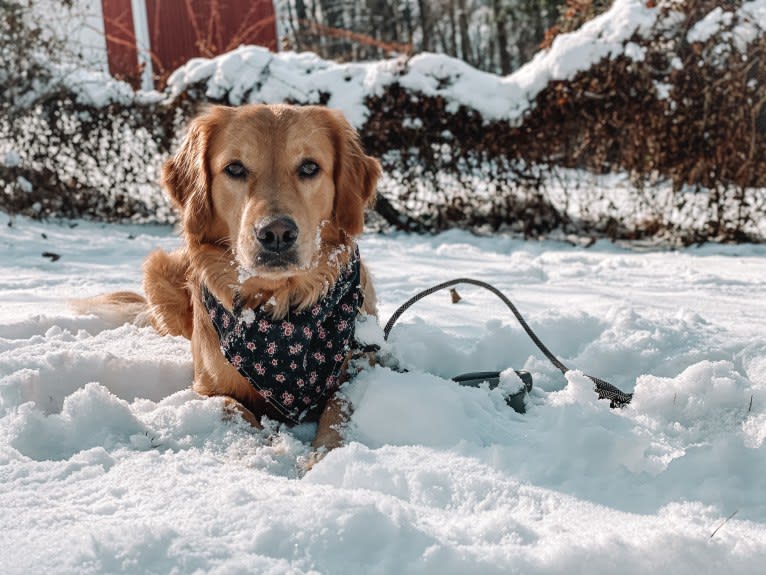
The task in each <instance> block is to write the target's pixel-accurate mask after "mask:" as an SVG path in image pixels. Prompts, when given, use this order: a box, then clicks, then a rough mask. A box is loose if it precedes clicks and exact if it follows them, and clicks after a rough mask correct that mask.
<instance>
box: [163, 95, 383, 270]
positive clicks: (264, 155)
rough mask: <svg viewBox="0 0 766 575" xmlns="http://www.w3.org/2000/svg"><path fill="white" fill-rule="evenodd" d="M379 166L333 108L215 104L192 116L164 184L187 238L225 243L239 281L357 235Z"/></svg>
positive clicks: (309, 260) (305, 264)
mask: <svg viewBox="0 0 766 575" xmlns="http://www.w3.org/2000/svg"><path fill="white" fill-rule="evenodd" d="M379 173H380V167H379V164H378V162H377V161H376V160H375V159H373V158H371V157H369V156H366V155H365V154H364V153H363V152H362V149H361V147H360V145H359V138H358V136H357V134H356V132H355V131H354V129H353V128H352V127H351V126H350V125H349V124H348V122H347V121H346V120H345V119H344V118H343V116H342V115H340V114H339V113H337V112H333V111H330V110H327V109H326V108H321V107H315V106H308V107H294V106H264V105H253V106H244V107H241V108H227V107H221V106H218V107H213V108H211V109H210V110H209V111H207V112H206V113H205V114H203V115H202V116H200V117H198V118H197V119H195V120H194V122H193V123H192V125H191V127H190V130H189V134H188V135H187V137H186V140H185V141H184V143H183V144H182V146H181V149H180V150H179V152H178V153H177V154H176V155H175V156H174V157H173V158H171V159H170V160H169V161H168V162H167V163H166V165H165V168H164V171H163V183H164V184H165V186H166V188H167V189H168V191H169V193H170V196H171V198H172V199H173V201H174V202H175V203H176V205H177V206H178V207H179V209H180V210H181V212H182V214H183V226H184V232H185V234H186V237H187V240H188V241H189V243H190V244H191V245H194V244H204V243H212V244H217V245H222V246H225V247H227V248H228V249H230V251H231V253H232V254H233V257H234V259H235V260H236V264H237V265H238V266H239V268H240V270H241V271H240V276H242V275H244V276H245V277H244V278H242V279H245V278H246V277H248V276H263V277H267V278H272V279H278V278H280V277H285V276H291V275H295V274H299V273H302V272H305V271H307V270H310V269H311V267H312V264H313V262H314V261H315V259H316V257H317V255H318V252H319V251H320V250H321V249H322V248H323V247H324V248H327V247H331V246H335V245H339V244H340V243H342V242H343V235H344V233H345V234H347V235H349V236H355V235H357V234H359V233H361V231H362V228H363V225H364V219H363V218H364V208H365V207H366V205H368V204H369V203H370V202H371V201H372V199H373V196H374V192H375V183H376V181H377V178H378V175H379Z"/></svg>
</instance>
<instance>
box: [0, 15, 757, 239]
mask: <svg viewBox="0 0 766 575" xmlns="http://www.w3.org/2000/svg"><path fill="white" fill-rule="evenodd" d="M765 14H766V0H751V1H750V2H741V1H738V2H732V3H729V4H727V6H726V8H725V9H724V8H723V7H720V6H717V5H716V3H714V2H712V1H709V0H687V1H683V2H676V1H664V2H659V3H655V2H644V1H643V0H616V1H615V2H614V4H613V5H612V7H611V8H610V9H609V10H607V11H606V12H604V13H602V14H600V15H598V16H596V17H595V18H593V19H592V20H590V21H588V22H586V23H585V24H584V25H582V26H581V27H580V28H579V29H578V30H576V31H574V32H571V33H566V34H559V35H558V36H556V37H555V38H554V39H553V40H552V41H551V42H550V46H549V47H548V48H546V49H545V50H543V51H541V52H540V53H539V54H538V55H537V56H536V57H535V58H534V59H533V60H532V61H531V62H529V63H528V64H527V65H525V66H524V67H522V68H521V69H519V70H518V71H516V72H515V73H513V74H511V75H509V76H506V77H500V76H495V75H493V74H488V73H485V72H481V71H479V70H476V69H474V68H472V67H471V66H469V65H467V64H465V63H464V62H461V61H459V60H455V59H453V58H449V57H447V56H442V55H435V54H421V55H418V56H415V57H412V58H409V59H395V60H385V61H378V62H367V63H346V64H339V63H334V62H330V61H326V60H322V59H320V58H319V57H317V56H315V55H313V54H307V53H304V54H296V53H282V54H273V53H270V52H268V51H266V50H265V49H262V48H257V47H252V46H244V47H240V48H238V49H237V50H234V51H233V52H230V53H227V54H224V55H221V56H218V57H216V58H212V59H203V58H199V59H194V60H192V61H190V62H189V63H187V64H186V65H185V66H183V67H182V68H180V69H179V70H177V71H176V72H175V73H174V74H173V75H172V76H171V77H170V79H169V81H168V88H167V90H166V92H165V93H164V94H156V93H155V94H148V95H147V94H144V93H137V94H132V92H130V90H129V89H128V88H127V86H126V85H124V84H120V83H116V82H112V83H111V84H109V85H107V86H106V87H104V86H103V85H102V84H99V83H97V82H94V78H93V77H92V76H88V75H84V74H82V73H79V74H73V75H72V74H70V75H69V76H65V77H64V79H63V80H62V81H61V82H59V90H58V91H57V92H55V93H54V94H53V95H51V96H49V97H46V98H45V99H44V101H41V102H40V103H38V104H36V105H35V106H33V107H28V108H26V109H24V110H23V113H21V114H19V115H17V116H16V117H14V118H12V119H6V120H5V121H4V122H3V123H1V124H0V131H2V132H3V133H4V134H6V135H7V136H8V137H7V138H4V139H3V140H1V141H2V144H0V158H3V157H5V158H6V161H5V162H4V165H0V174H2V181H3V185H4V188H3V191H2V194H0V207H2V208H3V209H5V210H6V211H9V212H12V213H27V214H31V215H36V216H38V217H39V216H46V215H90V216H95V217H98V218H108V219H124V218H134V219H138V220H155V221H172V219H173V214H172V212H171V211H170V210H169V208H168V206H167V202H166V201H165V200H164V199H163V197H162V195H161V193H160V192H159V190H158V187H157V183H156V179H157V170H158V167H159V165H160V164H161V162H162V160H163V158H164V157H165V156H166V154H167V153H169V151H170V150H171V148H172V146H173V145H174V143H175V142H177V137H178V135H179V133H180V126H181V124H182V123H183V121H184V120H185V119H186V118H188V116H189V115H190V114H191V113H192V110H193V109H194V108H195V107H196V105H197V104H199V103H205V102H215V103H223V104H229V105H240V104H244V103H248V102H266V103H275V102H292V103H297V104H324V105H328V106H330V107H333V108H339V109H342V110H343V111H344V112H345V113H346V115H347V116H348V117H349V119H350V120H351V122H352V123H353V124H354V125H355V126H356V127H357V128H358V129H359V130H360V133H361V134H362V137H363V140H364V143H365V147H366V148H367V151H368V152H369V153H372V154H374V155H377V156H379V157H380V158H381V160H382V162H383V164H384V168H385V176H384V178H383V180H382V182H381V186H380V190H381V199H380V201H379V203H378V205H377V211H378V213H379V214H380V215H381V216H383V218H384V219H385V220H387V221H388V223H389V224H391V225H394V226H396V227H400V228H405V229H414V230H421V231H422V230H430V231H434V230H440V229H445V228H449V227H456V226H459V227H466V228H472V229H491V230H495V229H509V230H511V231H515V232H518V233H522V234H524V235H526V236H530V235H531V236H540V235H544V234H548V233H550V232H551V231H553V230H559V231H563V232H575V233H588V234H603V235H607V236H609V237H612V238H642V237H648V236H655V235H662V236H664V237H666V238H673V239H676V240H680V241H684V242H696V241H704V240H707V239H714V240H722V241H725V240H748V239H762V238H763V237H764V236H766V221H764V220H765V218H764V217H763V211H764V207H766V192H765V191H764V189H763V188H764V187H766V87H764V84H763V80H762V79H763V78H764V77H766V61H764V59H763V58H761V57H760V56H759V54H762V53H763V50H764V48H766V34H764V31H765V30H764V26H765V25H764V22H766V17H765V16H764V15H765ZM59 70H60V68H59ZM9 158H10V160H9ZM610 173H611V174H618V176H617V177H614V176H612V177H603V175H604V174H610ZM619 174H627V175H626V176H620V175H619Z"/></svg>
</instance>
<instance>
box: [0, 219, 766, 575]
mask: <svg viewBox="0 0 766 575" xmlns="http://www.w3.org/2000/svg"><path fill="white" fill-rule="evenodd" d="M12 224H13V225H12V226H3V227H2V228H0V245H2V250H1V251H0V266H1V267H2V271H3V273H2V276H0V508H2V509H3V513H2V514H0V531H2V533H3V540H4V545H3V546H2V548H1V549H0V572H2V573H8V574H17V573H19V574H20V573H28V572H30V571H32V570H34V571H39V572H55V573H78V574H79V573H138V572H141V573H193V572H205V573H232V572H257V573H362V572H363V573H467V572H477V573H478V572H480V573H527V574H533V575H534V574H539V573H577V572H584V571H586V570H587V571H588V572H590V573H615V572H619V573H647V572H668V571H672V572H673V573H681V574H683V573H690V574H695V575H697V574H699V573H743V574H747V573H753V574H755V573H761V572H762V570H763V564H764V560H766V495H764V494H766V457H764V455H765V454H764V449H766V447H764V439H765V438H766V408H765V407H764V398H765V397H766V393H764V392H766V359H765V358H766V353H765V352H766V336H764V333H763V325H764V320H765V319H766V304H764V301H766V279H764V278H766V258H764V256H766V247H764V246H755V245H742V246H715V245H712V246H705V247H701V248H690V249H685V250H679V251H660V250H656V251H647V250H640V249H637V248H628V247H620V246H616V245H613V244H609V243H606V242H598V243H596V244H595V245H594V246H592V247H591V248H589V249H584V248H577V247H573V246H570V245H568V244H566V243H563V242H554V241H543V242H529V243H527V242H523V241H520V240H517V239H513V238H509V237H503V236H496V237H477V236H472V235H469V234H467V233H463V232H457V231H453V232H448V233H444V234H441V235H438V236H426V237H420V236H407V235H398V234H393V235H368V236H366V237H365V238H364V239H362V241H361V252H362V255H363V257H364V258H365V260H366V261H367V263H368V265H369V266H370V268H371V270H372V273H373V275H374V278H375V283H376V286H377V290H378V294H379V307H380V318H381V320H382V322H385V320H386V319H387V318H388V317H389V316H390V314H391V313H392V312H393V311H394V309H395V308H396V307H398V305H399V304H400V303H402V302H403V301H405V300H406V299H408V298H409V297H411V296H412V295H414V293H416V292H417V291H419V290H420V289H423V288H425V287H428V286H430V285H433V284H435V283H437V282H440V281H445V280H448V279H451V278H453V277H457V276H468V277H475V278H477V279H483V280H485V281H489V282H490V283H493V284H495V285H497V286H498V287H499V288H500V289H501V290H503V291H504V292H505V293H507V294H508V295H509V297H510V298H511V299H512V300H513V301H514V303H515V304H516V305H517V306H518V307H519V308H520V310H521V311H522V313H523V314H524V315H525V316H526V317H527V320H528V321H529V323H530V324H531V325H532V327H533V328H534V329H535V330H536V331H537V332H538V333H539V335H540V337H541V338H542V339H543V341H545V342H546V344H547V345H548V346H549V347H550V348H551V349H552V350H553V351H554V352H555V353H556V354H558V355H559V357H560V358H561V359H562V361H564V363H566V364H567V365H569V366H571V367H572V368H574V370H573V371H571V372H569V373H568V374H567V376H566V377H563V376H561V374H560V373H559V372H557V371H556V369H555V368H554V367H553V366H551V365H549V364H548V363H547V361H546V360H544V358H543V357H542V356H541V354H540V353H539V352H537V351H536V350H535V349H534V347H533V346H532V344H531V343H530V342H529V341H528V339H527V338H526V336H525V335H524V334H523V332H522V330H521V328H520V327H519V326H518V325H517V324H516V323H515V320H514V319H513V318H512V317H511V316H510V314H509V313H508V312H507V311H506V310H505V309H504V306H503V305H502V303H501V302H499V301H497V300H496V299H495V297H494V296H493V295H492V294H491V293H489V292H484V291H482V290H480V289H478V288H474V287H469V286H465V287H461V286H458V291H459V292H460V295H461V296H462V300H461V301H460V302H459V303H458V304H454V305H453V304H452V303H450V298H449V295H448V294H447V293H446V292H444V293H441V292H440V293H437V294H434V295H431V296H430V297H428V298H426V299H424V300H423V301H421V302H419V303H418V304H416V305H415V306H414V307H413V308H412V309H411V310H409V311H407V312H406V313H405V314H404V316H403V317H402V319H401V320H400V322H399V323H398V324H397V325H396V326H395V327H394V329H393V331H392V333H391V338H390V341H389V343H388V350H389V351H390V352H391V353H392V354H393V355H394V356H395V357H396V358H397V359H398V360H399V363H400V365H401V367H404V368H407V369H409V371H408V372H406V373H399V372H395V371H392V370H391V369H389V368H386V367H377V368H372V369H366V370H363V371H361V372H360V374H359V375H358V376H357V378H356V380H355V381H354V383H353V384H352V385H350V386H348V388H346V389H345V393H346V394H347V396H348V397H350V398H351V399H352V401H353V403H354V406H355V411H354V413H353V416H352V420H351V423H350V426H349V429H348V430H347V431H346V437H347V440H348V441H347V444H346V445H345V446H344V447H341V448H339V449H336V450H334V451H332V452H330V453H329V455H327V457H326V458H324V459H323V460H321V461H320V462H319V463H318V464H316V465H315V466H314V467H313V468H312V469H311V471H309V472H303V471H302V469H303V468H302V462H303V461H304V460H305V459H306V458H307V457H308V456H309V454H310V448H309V445H308V442H309V441H310V437H311V433H312V428H311V426H308V425H304V426H301V427H299V428H292V429H291V428H287V427H283V426H277V425H271V426H269V428H268V429H267V430H266V431H254V430H253V429H251V428H249V427H248V426H247V425H245V424H244V423H243V422H241V421H238V420H224V419H223V418H222V415H221V414H222V405H221V401H220V400H219V399H210V398H202V397H199V396H197V395H196V394H194V393H193V392H192V391H191V390H190V383H191V378H192V364H191V355H190V351H189V344H188V342H187V341H186V340H184V339H182V338H176V337H160V336H159V335H157V334H155V333H154V332H153V331H152V330H151V329H150V328H138V327H135V326H131V325H123V326H110V325H108V324H106V323H104V322H103V321H101V320H98V319H96V318H94V317H89V316H77V315H74V314H73V313H72V312H71V311H69V309H68V307H67V305H66V300H67V299H68V298H71V297H83V296H88V295H94V294H98V293H103V292H107V291H114V290H120V289H133V290H136V289H139V286H140V283H141V263H142V261H143V258H144V257H145V255H146V254H147V253H149V252H150V251H151V250H152V249H155V248H157V247H161V248H164V249H172V248H173V247H174V246H177V245H178V239H177V237H176V236H175V234H174V233H173V232H172V231H171V230H170V228H165V227H160V226H155V227H148V226H147V227H138V226H119V225H96V224H92V223H86V222H78V225H77V226H76V227H70V226H69V225H66V224H55V223H38V222H32V221H29V220H26V219H22V218H14V219H13V220H12ZM45 251H49V252H55V253H58V254H60V255H61V259H59V260H58V261H56V262H51V261H50V260H49V259H46V258H43V257H41V253H42V252H45ZM361 329H362V331H363V333H364V335H365V339H367V340H368V341H375V340H376V338H377V339H378V340H379V336H380V334H379V330H376V329H374V323H373V322H371V321H369V320H368V321H366V322H364V324H363V327H362V328H361ZM508 368H516V369H522V368H523V369H527V370H529V371H530V372H531V373H532V374H533V377H534V381H535V386H534V388H533V391H532V393H531V395H530V396H529V398H528V401H527V413H526V414H524V415H520V414H518V413H516V412H514V411H513V410H511V409H510V408H508V407H507V405H506V404H505V400H504V395H503V394H504V391H505V390H507V389H509V388H513V387H514V385H515V384H516V382H515V381H514V378H513V377H512V376H511V375H510V373H509V372H506V373H505V375H504V377H503V384H502V385H501V386H500V388H497V389H494V390H492V391H490V390H488V389H487V388H486V387H484V388H479V389H476V388H467V387H466V388H463V387H459V386H457V385H456V384H454V383H453V382H450V381H449V380H448V377H449V376H451V375H455V374H457V373H462V372H467V371H475V370H492V369H495V370H507V369H508ZM578 370H582V372H586V373H591V374H593V375H597V376H600V377H602V378H605V379H607V380H609V381H611V382H612V383H614V384H615V385H618V386H619V387H621V388H622V389H624V390H625V391H634V392H635V397H634V401H633V403H632V404H631V405H630V406H628V407H627V408H625V409H622V410H611V409H609V407H608V405H607V403H606V402H599V401H596V400H595V394H594V393H593V391H592V384H591V383H590V381H589V380H588V379H587V378H585V377H584V375H583V374H582V372H581V371H578ZM727 518H730V519H729V520H728V521H727ZM716 530H717V531H716ZM714 532H715V534H714V535H713V533H714Z"/></svg>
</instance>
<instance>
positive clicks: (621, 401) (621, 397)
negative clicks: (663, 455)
mask: <svg viewBox="0 0 766 575" xmlns="http://www.w3.org/2000/svg"><path fill="white" fill-rule="evenodd" d="M457 284H470V285H475V286H478V287H482V288H484V289H487V290H489V291H491V292H492V293H493V294H495V295H496V296H497V297H499V298H500V299H501V300H502V301H503V303H505V305H506V306H508V309H510V310H511V312H512V313H513V315H514V316H516V319H517V320H518V322H519V324H521V327H522V328H523V329H524V331H525V332H526V333H527V335H528V336H529V338H530V339H531V340H532V341H533V342H534V343H535V345H536V346H537V349H539V350H540V351H541V352H542V353H543V355H544V356H545V357H546V358H548V360H549V361H550V362H551V363H552V364H553V365H554V366H556V368H557V369H558V370H559V371H560V372H561V373H563V374H566V373H567V372H568V371H569V368H568V367H567V366H566V365H564V364H563V363H561V361H559V359H558V358H557V357H556V356H555V355H553V353H552V352H551V350H549V349H548V348H547V347H546V345H545V344H544V343H543V342H542V341H541V340H540V338H539V337H537V334H536V333H535V332H534V331H533V330H532V328H531V327H529V324H528V323H527V322H526V320H525V319H524V317H523V316H522V315H521V313H520V312H519V310H518V309H516V306H515V305H513V302H511V300H510V299H508V297H507V296H506V295H505V294H504V293H503V292H501V291H500V290H499V289H497V288H496V287H495V286H493V285H492V284H489V283H487V282H483V281H481V280H476V279H473V278H457V279H453V280H449V281H446V282H442V283H440V284H436V285H435V286H433V287H430V288H428V289H425V290H423V291H421V292H419V293H417V294H415V295H414V296H412V297H411V298H410V299H408V300H407V301H406V302H404V303H403V304H402V305H400V306H399V308H397V310H396V311H395V312H394V313H393V315H392V316H391V318H390V319H389V320H388V322H387V323H386V327H384V328H383V338H384V339H385V340H386V341H388V335H389V334H390V333H391V330H392V329H393V327H394V324H395V323H396V322H397V321H398V319H399V318H400V317H401V316H402V314H403V313H404V312H405V311H407V310H408V309H409V308H410V307H411V306H412V305H414V304H415V303H417V302H419V301H420V300H421V299H423V298H425V297H427V296H429V295H431V294H432V293H435V292H437V291H440V290H443V289H445V288H448V287H451V286H454V285H457ZM585 376H586V377H587V378H588V379H590V380H591V381H592V382H593V384H594V385H595V391H596V393H597V394H598V398H599V399H608V400H609V401H610V405H611V407H623V406H625V405H627V404H629V403H630V400H631V399H633V394H632V393H625V392H624V391H621V390H620V389H619V388H617V387H615V386H614V385H612V384H611V383H609V382H607V381H604V380H603V379H600V378H598V377H594V376H592V375H587V374H586V375H585Z"/></svg>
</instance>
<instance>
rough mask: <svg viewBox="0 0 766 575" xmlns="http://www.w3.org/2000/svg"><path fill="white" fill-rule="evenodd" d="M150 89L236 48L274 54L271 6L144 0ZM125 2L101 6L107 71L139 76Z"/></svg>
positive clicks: (233, 0) (253, 1) (265, 1)
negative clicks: (195, 61)
mask: <svg viewBox="0 0 766 575" xmlns="http://www.w3.org/2000/svg"><path fill="white" fill-rule="evenodd" d="M144 1H145V3H146V13H147V20H148V26H149V39H150V43H151V56H152V67H153V71H154V75H155V86H156V87H158V88H162V87H163V86H164V81H165V80H166V79H167V77H168V76H169V75H170V73H171V72H172V71H173V70H175V69H176V68H178V67H179V66H181V65H183V64H184V63H185V62H187V61H188V60H190V59H191V58H195V57H199V56H204V57H211V56H216V55H218V54H222V53H224V52H227V51H229V50H233V49H234V48H236V47H237V46H239V45H241V44H255V45H258V46H265V47H267V48H269V49H270V50H276V49H277V28H276V15H275V13H274V5H273V3H272V1H271V0H144ZM130 4H131V2H130V0H102V6H103V14H104V30H105V31H106V37H107V50H108V59H109V71H110V72H111V73H112V75H113V76H115V77H120V78H125V79H127V80H129V81H132V82H134V83H135V82H137V80H138V78H139V76H140V70H139V68H138V58H137V51H136V40H135V33H134V31H133V15H132V11H131V7H130Z"/></svg>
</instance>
